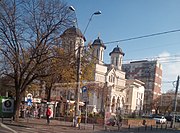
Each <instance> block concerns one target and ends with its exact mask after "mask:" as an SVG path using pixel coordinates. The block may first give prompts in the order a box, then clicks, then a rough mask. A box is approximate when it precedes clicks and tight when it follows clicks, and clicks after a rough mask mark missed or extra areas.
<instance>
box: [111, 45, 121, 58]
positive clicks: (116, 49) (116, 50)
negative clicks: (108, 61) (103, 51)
mask: <svg viewBox="0 0 180 133" xmlns="http://www.w3.org/2000/svg"><path fill="white" fill-rule="evenodd" d="M113 53H117V54H122V55H123V56H124V55H125V54H124V53H123V52H122V49H121V48H119V47H118V46H117V47H115V48H114V49H113V51H112V52H111V53H110V54H109V55H110V56H111V54H113Z"/></svg>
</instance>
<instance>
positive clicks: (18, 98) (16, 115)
mask: <svg viewBox="0 0 180 133" xmlns="http://www.w3.org/2000/svg"><path fill="white" fill-rule="evenodd" d="M21 99H22V94H20V92H19V91H17V90H16V99H15V105H14V108H15V113H14V121H16V122H17V121H19V110H20V105H21Z"/></svg>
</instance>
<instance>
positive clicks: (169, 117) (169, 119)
mask: <svg viewBox="0 0 180 133" xmlns="http://www.w3.org/2000/svg"><path fill="white" fill-rule="evenodd" d="M165 118H166V120H167V121H171V120H172V118H173V116H172V115H166V116H165Z"/></svg>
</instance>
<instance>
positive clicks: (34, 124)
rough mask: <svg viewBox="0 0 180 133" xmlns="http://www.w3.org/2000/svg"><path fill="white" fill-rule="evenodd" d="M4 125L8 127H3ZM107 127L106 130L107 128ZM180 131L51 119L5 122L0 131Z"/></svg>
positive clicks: (169, 132)
mask: <svg viewBox="0 0 180 133" xmlns="http://www.w3.org/2000/svg"><path fill="white" fill-rule="evenodd" d="M2 125H4V126H6V127H8V128H6V127H3V126H2ZM105 129H106V130H105ZM110 132H112V133H180V130H172V129H165V128H163V129H161V128H159V129H156V128H153V129H152V130H151V128H147V130H145V128H144V127H142V128H131V129H128V128H127V127H126V128H124V127H123V128H122V129H121V130H119V131H118V130H117V127H107V128H104V127H102V126H97V125H95V126H93V125H92V124H87V125H85V124H81V126H80V129H79V128H76V127H73V126H72V123H71V122H64V121H58V120H51V123H50V125H47V124H46V120H45V119H30V120H28V121H27V120H25V119H21V120H20V122H18V123H15V122H6V121H5V122H4V124H1V126H0V133H110Z"/></svg>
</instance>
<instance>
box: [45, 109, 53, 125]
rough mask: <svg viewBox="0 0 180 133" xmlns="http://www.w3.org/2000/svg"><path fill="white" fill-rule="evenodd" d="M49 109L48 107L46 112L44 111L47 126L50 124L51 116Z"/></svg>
mask: <svg viewBox="0 0 180 133" xmlns="http://www.w3.org/2000/svg"><path fill="white" fill-rule="evenodd" d="M51 113H52V112H51V108H50V107H48V108H47V110H46V118H47V124H48V125H49V123H50V116H51Z"/></svg>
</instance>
